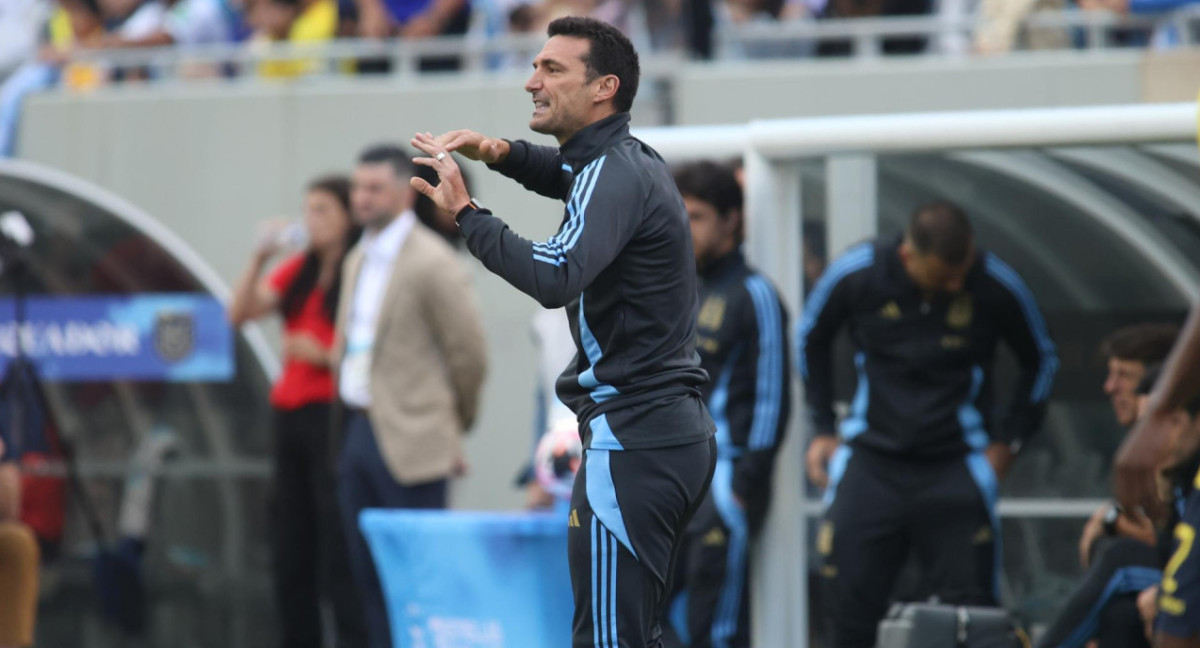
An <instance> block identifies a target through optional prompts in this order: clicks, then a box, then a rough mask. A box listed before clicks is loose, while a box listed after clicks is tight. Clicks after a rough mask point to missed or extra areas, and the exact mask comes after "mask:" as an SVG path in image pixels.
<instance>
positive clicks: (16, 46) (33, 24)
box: [0, 0, 50, 79]
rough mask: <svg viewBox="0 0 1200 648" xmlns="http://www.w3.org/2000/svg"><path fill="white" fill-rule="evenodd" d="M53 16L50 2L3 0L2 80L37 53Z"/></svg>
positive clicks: (0, 30) (0, 1)
mask: <svg viewBox="0 0 1200 648" xmlns="http://www.w3.org/2000/svg"><path fill="white" fill-rule="evenodd" d="M49 15H50V3H49V2H46V0H0V79H3V78H4V77H5V76H7V75H8V74H9V73H10V72H12V71H13V70H14V69H16V67H17V66H19V65H20V64H21V63H24V62H25V61H27V60H29V59H30V58H33V56H34V54H36V53H37V46H38V37H39V35H40V34H41V31H42V26H43V25H44V24H45V23H46V19H47V18H48V17H49Z"/></svg>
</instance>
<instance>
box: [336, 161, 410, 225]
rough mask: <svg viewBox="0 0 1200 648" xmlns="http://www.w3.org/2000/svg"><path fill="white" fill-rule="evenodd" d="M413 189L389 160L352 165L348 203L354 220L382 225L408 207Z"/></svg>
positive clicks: (360, 223) (365, 223)
mask: <svg viewBox="0 0 1200 648" xmlns="http://www.w3.org/2000/svg"><path fill="white" fill-rule="evenodd" d="M411 191H412V190H411V189H410V188H409V186H408V185H407V184H405V183H404V182H401V180H400V178H398V177H397V176H396V171H395V169H394V168H392V165H391V164H388V163H386V162H381V163H379V164H360V165H358V167H356V168H355V169H354V184H353V187H352V189H351V191H350V205H351V207H352V208H353V209H354V221H355V222H356V223H358V224H359V225H361V226H363V227H365V228H368V229H375V230H378V229H382V228H383V227H386V226H387V224H388V223H390V222H391V221H392V219H393V218H395V217H396V216H398V215H399V214H400V213H401V212H403V211H404V210H406V209H408V208H409V207H410V206H411V203H412V196H411V194H410V192H411Z"/></svg>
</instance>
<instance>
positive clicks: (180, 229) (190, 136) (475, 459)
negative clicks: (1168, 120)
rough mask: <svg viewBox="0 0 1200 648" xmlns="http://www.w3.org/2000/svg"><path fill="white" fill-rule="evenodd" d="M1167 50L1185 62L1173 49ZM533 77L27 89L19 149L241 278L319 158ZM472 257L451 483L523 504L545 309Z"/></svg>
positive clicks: (497, 194) (492, 200) (1079, 74)
mask: <svg viewBox="0 0 1200 648" xmlns="http://www.w3.org/2000/svg"><path fill="white" fill-rule="evenodd" d="M1145 58H1146V57H1144V56H1143V55H1141V54H1138V53H1134V52H1118V53H1104V54H1086V53H1066V54H1031V55H1019V56H1013V57H1009V58H1004V59H995V60H984V61H972V62H969V63H968V62H967V61H954V60H945V61H937V60H932V59H931V60H921V59H916V60H908V61H888V62H884V63H876V64H862V63H852V62H847V63H837V62H828V63H799V64H798V63H786V64H783V63H781V64H754V65H733V64H729V65H719V66H699V65H696V66H686V67H684V68H682V69H681V70H680V71H679V72H678V75H677V77H676V80H675V83H674V86H673V94H672V95H671V96H672V110H673V112H674V115H675V118H676V122H677V123H681V124H701V123H729V122H739V121H744V120H748V119H753V118H773V117H788V116H805V115H827V114H853V113H887V112H905V111H923V110H949V109H980V108H1003V107H1019V106H1030V107H1032V106H1061V105H1080V104H1103V103H1130V102H1136V101H1139V100H1141V99H1142V98H1143V93H1144V92H1148V91H1146V88H1148V87H1153V88H1157V87H1161V86H1163V85H1164V83H1163V82H1156V83H1151V82H1148V81H1147V79H1146V78H1147V77H1148V76H1150V73H1147V72H1146V71H1145V69H1144V68H1145V67H1146V61H1145ZM1172 65H1174V66H1175V68H1173V69H1186V66H1182V67H1181V66H1180V65H1179V63H1178V62H1177V61H1175V62H1173V63H1172ZM1159 76H1161V74H1160V75H1159ZM1155 78H1156V79H1157V78H1158V77H1157V76H1156V77H1155ZM522 82H523V77H522V76H521V75H519V74H518V75H514V76H507V77H504V78H497V79H486V80H484V79H479V78H459V79H442V80H432V81H421V82H399V81H397V80H391V79H376V80H361V79H325V80H312V81H311V82H300V83H295V84H279V85H261V84H238V83H215V84H203V85H183V86H181V85H176V86H168V85H160V86H151V87H144V88H121V89H115V90H108V91H101V92H98V93H95V94H91V95H86V96H73V95H68V94H47V95H42V96H38V97H34V98H33V99H32V100H31V101H29V102H28V104H27V111H26V113H25V118H24V122H23V126H22V132H21V138H20V151H21V156H22V157H24V158H26V159H28V160H31V161H34V162H40V163H44V164H48V165H50V166H53V167H56V168H59V169H62V170H64V171H67V172H69V173H73V174H76V175H78V176H81V177H83V178H85V179H88V180H91V181H93V182H95V183H97V184H99V185H101V186H103V187H105V188H107V189H109V190H112V191H114V192H116V193H118V194H120V195H122V196H123V197H125V198H127V199H129V200H131V201H132V202H133V203H135V204H137V205H139V206H141V207H142V208H144V209H146V211H148V212H149V213H150V214H151V215H153V216H155V217H156V218H158V219H160V220H161V221H162V222H163V223H164V224H165V225H166V226H167V227H169V228H171V229H172V230H174V231H175V232H176V233H178V234H179V235H180V236H181V237H182V238H183V239H184V240H186V241H187V242H188V243H189V244H191V245H192V247H193V248H195V249H196V250H197V251H198V252H199V253H200V255H201V256H202V257H203V258H205V259H206V260H208V262H209V263H210V264H211V265H212V266H213V267H214V268H215V269H216V270H217V272H218V273H219V274H220V275H221V276H222V277H223V278H224V279H225V280H226V281H228V282H230V283H232V282H233V281H234V280H235V278H236V276H237V275H238V273H239V272H240V270H241V268H242V265H243V263H244V262H245V260H246V259H247V257H248V255H249V253H250V249H251V245H252V241H253V231H254V223H255V222H256V221H258V220H260V219H265V218H270V217H275V216H279V215H295V214H298V212H299V208H300V198H301V190H302V188H303V186H304V183H305V182H306V181H307V180H308V179H309V178H311V177H313V176H314V175H316V174H319V173H324V172H328V171H336V170H341V171H348V170H349V169H350V168H351V165H352V162H353V159H354V155H355V154H356V152H357V151H359V150H360V149H361V148H362V147H363V146H364V145H366V144H367V143H370V142H373V141H377V140H393V141H400V142H407V140H408V138H409V137H410V136H411V134H412V132H413V131H415V130H417V129H420V130H429V131H434V132H437V131H442V130H447V129H451V128H473V129H476V130H480V131H482V132H486V133H489V134H495V135H501V136H506V137H528V136H529V135H530V133H529V132H528V131H527V129H526V127H525V124H526V121H527V118H528V114H529V109H530V104H529V99H528V96H527V95H526V94H525V93H524V91H523V90H522ZM1193 92H1194V90H1193ZM1160 94H1161V93H1160ZM1156 98H1157V97H1156ZM645 103H647V104H649V103H650V102H649V101H647V102H645ZM643 107H645V106H643ZM636 112H641V115H637V114H635V117H637V118H638V119H639V120H640V121H642V122H643V123H645V122H646V121H647V120H648V119H647V117H646V115H648V114H649V115H652V116H653V115H655V114H657V113H655V112H654V111H652V110H650V109H646V110H635V113H636ZM652 119H653V117H651V118H650V120H652ZM539 141H545V140H544V139H539ZM546 143H549V142H546ZM469 170H470V171H471V172H472V173H473V176H472V178H473V180H474V183H475V194H476V195H477V196H478V197H479V198H480V199H482V200H483V201H484V202H485V203H486V204H487V205H489V206H490V207H492V208H494V209H495V211H496V212H497V213H498V214H499V215H501V216H502V217H504V218H505V219H506V220H508V221H509V223H510V224H512V225H513V227H514V228H515V229H516V230H517V231H519V232H522V233H525V234H527V235H530V236H533V237H543V236H547V235H549V234H550V233H551V232H552V231H553V229H554V228H555V227H556V226H557V224H558V219H559V213H560V211H559V210H560V208H561V207H560V206H559V205H556V204H555V203H553V202H551V201H548V200H545V199H541V198H538V197H536V196H532V195H530V194H527V193H525V192H524V191H523V190H521V189H520V188H519V187H517V186H516V185H514V184H513V183H511V182H509V181H508V180H506V179H504V178H501V177H499V176H497V175H496V174H492V173H490V172H488V171H486V169H483V168H482V167H479V166H478V165H473V166H472V167H469ZM466 262H468V263H470V264H471V266H472V267H473V269H474V270H475V276H476V281H477V283H476V286H477V288H478V291H479V295H480V299H481V303H482V305H483V309H484V313H485V317H486V318H487V327H488V336H489V342H490V344H491V367H492V369H491V374H490V376H489V379H488V383H487V388H486V393H485V396H484V404H483V409H482V418H481V422H480V424H479V425H478V429H476V430H475V431H474V433H473V434H472V436H471V438H470V441H469V442H468V444H467V452H468V460H469V461H470V463H471V464H472V473H471V475H470V476H469V477H467V478H466V479H464V480H463V481H462V482H461V483H460V484H459V485H458V486H457V488H456V492H455V501H456V504H457V505H458V506H460V507H465V508H505V507H512V506H517V505H519V502H520V495H519V494H518V493H517V492H516V491H514V490H513V489H511V488H509V482H510V480H511V477H512V475H513V473H514V472H515V470H516V468H517V466H518V465H519V464H520V463H521V462H522V461H523V460H524V457H525V454H526V452H527V450H528V443H529V436H530V432H529V430H530V424H529V421H530V417H531V413H532V407H533V373H534V362H533V347H532V344H531V342H530V336H529V326H528V325H529V320H530V317H531V316H532V314H533V313H534V310H535V308H536V306H535V305H534V303H533V302H532V301H531V300H529V299H527V298H525V297H523V296H522V295H520V294H519V293H517V292H516V291H515V290H513V289H511V288H509V287H508V286H507V285H506V284H504V283H503V282H502V281H500V280H498V279H496V278H495V277H494V276H492V275H490V274H489V273H487V272H486V271H484V270H483V269H482V268H481V267H480V266H478V264H477V263H475V262H474V261H473V260H471V259H469V258H468V259H466Z"/></svg>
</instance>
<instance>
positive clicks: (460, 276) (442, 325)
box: [424, 253, 487, 431]
mask: <svg viewBox="0 0 1200 648" xmlns="http://www.w3.org/2000/svg"><path fill="white" fill-rule="evenodd" d="M448 255H451V256H452V253H448ZM424 285H425V291H424V306H425V310H426V313H427V314H428V317H429V319H430V326H431V328H432V329H433V333H434V336H435V339H436V341H437V344H438V347H439V348H440V349H441V352H442V357H443V358H444V359H445V361H446V366H447V367H448V368H449V370H450V381H451V383H452V384H453V386H454V393H455V397H456V399H457V406H458V414H459V419H460V420H461V421H462V426H463V430H464V431H466V430H468V429H470V427H471V426H472V425H473V424H474V423H475V414H476V413H477V412H478V410H479V394H480V391H481V390H482V388H483V379H484V376H485V375H486V373H487V343H486V342H485V339H484V335H483V320H482V317H481V316H480V314H479V307H478V306H477V305H476V303H475V290H474V288H473V287H472V286H471V277H470V275H468V274H467V270H466V268H464V267H463V265H462V264H461V263H459V262H458V260H457V259H454V258H451V259H450V262H449V263H446V264H445V265H444V266H442V267H439V268H437V269H436V270H435V271H434V272H431V273H429V277H428V280H427V281H426V282H425V284H424Z"/></svg>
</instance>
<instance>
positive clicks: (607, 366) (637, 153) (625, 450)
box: [413, 18, 716, 648]
mask: <svg viewBox="0 0 1200 648" xmlns="http://www.w3.org/2000/svg"><path fill="white" fill-rule="evenodd" d="M548 31H549V35H550V39H549V40H548V41H547V42H546V45H545V46H544V47H543V48H542V51H541V52H540V53H539V54H538V55H537V57H536V58H535V59H534V61H533V68H534V71H533V74H532V76H531V77H530V79H529V81H528V82H527V83H526V84H525V89H526V90H527V91H529V93H530V94H531V95H532V99H533V105H534V111H533V119H532V120H531V121H530V127H531V128H532V129H533V130H535V131H537V132H540V133H546V134H550V135H554V136H555V137H556V138H557V139H558V141H559V144H560V147H559V148H557V149H556V148H553V147H546V146H535V145H532V144H530V143H528V142H524V141H515V142H509V141H506V140H501V139H493V138H488V137H484V136H483V135H480V134H478V133H474V132H471V131H454V132H451V133H446V134H445V135H442V136H439V137H436V138H435V137H433V136H431V135H429V134H428V133H424V134H418V135H417V136H416V137H415V138H414V139H413V145H414V146H416V147H417V148H418V149H420V150H422V151H423V152H425V153H426V154H427V155H429V157H426V158H417V160H416V162H417V163H419V164H424V165H426V166H431V167H433V168H434V169H435V170H436V171H437V172H438V176H439V183H438V185H437V187H431V186H430V185H429V184H428V183H426V182H423V181H418V180H414V186H416V188H417V189H418V190H419V191H421V192H422V193H425V194H426V195H428V196H430V197H431V198H432V199H433V200H434V202H435V203H437V204H438V205H439V206H440V207H441V208H443V209H447V210H451V211H453V212H454V213H456V214H457V221H458V224H459V228H460V229H461V231H462V234H463V236H464V237H466V243H467V249H468V250H470V251H471V253H472V254H474V255H475V256H476V257H478V258H479V259H480V260H481V261H482V262H483V264H484V266H486V267H487V268H488V269H489V270H491V271H492V272H494V273H496V274H498V275H500V276H501V277H503V278H504V279H505V280H507V281H508V282H509V283H511V284H512V285H513V286H515V287H516V288H518V289H519V290H521V291H522V292H524V293H526V294H528V295H530V296H532V297H534V298H535V299H537V300H538V302H540V303H541V304H542V305H543V306H545V307H547V308H559V307H562V306H566V307H567V314H568V317H569V319H570V327H571V335H572V337H573V338H574V340H575V346H576V350H577V352H576V356H575V361H574V362H573V363H572V364H571V365H569V366H568V367H567V369H566V370H565V371H564V372H563V374H562V375H561V376H560V377H559V379H558V383H557V385H556V391H557V392H558V396H559V398H560V399H561V400H562V401H563V402H564V403H566V404H567V406H568V407H570V408H571V409H572V410H573V411H574V412H575V414H576V416H577V417H578V419H579V426H580V432H581V436H582V439H583V445H584V449H585V450H584V452H585V454H584V462H583V465H582V466H581V467H580V469H579V472H578V474H577V476H576V478H575V489H574V492H573V494H572V497H571V510H570V513H569V515H568V533H567V545H568V559H569V561H570V565H571V580H572V585H573V588H574V594H575V597H574V598H575V618H574V624H573V625H574V645H575V647H576V648H582V647H584V646H604V647H612V648H615V647H617V646H622V647H626V646H637V647H639V648H640V647H642V646H655V645H657V644H658V642H659V636H660V633H661V629H660V628H659V625H658V620H659V619H660V617H661V615H662V611H663V610H662V609H663V603H664V601H665V598H666V592H667V589H668V580H669V577H670V573H671V565H672V563H673V562H674V560H675V554H676V551H677V549H678V546H679V544H680V539H681V538H682V536H683V532H684V530H685V529H686V527H687V524H688V522H689V520H690V519H691V517H692V515H693V514H694V513H695V509H696V507H698V506H699V504H700V501H701V500H702V499H703V497H704V494H705V492H706V491H707V490H708V486H709V482H710V480H711V479H712V471H713V466H714V463H715V461H716V449H715V442H714V441H713V433H714V431H715V427H714V425H713V421H712V418H711V417H710V416H709V413H708V410H707V408H706V407H705V405H704V401H703V400H702V399H701V392H700V390H701V388H702V387H703V386H704V384H705V383H706V382H707V380H708V376H707V374H705V372H704V370H703V369H701V368H700V361H699V358H698V356H697V354H696V311H697V293H696V266H695V262H694V260H693V256H692V240H691V236H690V233H689V230H688V220H687V212H686V210H685V209H684V206H683V200H682V199H681V198H680V196H679V192H678V190H676V188H675V183H674V182H673V181H672V178H671V174H670V172H669V170H668V169H667V166H666V164H665V163H664V162H663V160H662V158H660V157H659V155H658V153H656V152H655V151H654V150H653V149H651V148H650V147H648V146H646V145H645V144H643V143H642V142H640V141H638V140H636V139H634V138H633V137H632V136H631V135H630V134H629V113H628V110H629V108H630V105H631V104H632V101H633V96H634V94H635V93H636V90H637V81H638V62H637V53H636V52H635V51H634V49H633V46H632V45H631V44H630V42H629V40H628V39H627V38H625V36H624V35H622V34H621V33H620V32H619V31H618V30H616V29H615V28H613V27H612V26H611V25H607V24H605V23H602V22H599V21H596V20H591V19H586V18H563V19H559V20H556V21H554V22H552V23H551V24H550V27H549V30H548ZM450 151H458V152H459V153H461V154H462V155H464V156H466V157H468V158H471V159H476V160H482V161H484V162H487V163H488V164H489V165H490V166H491V168H492V169H494V170H496V171H499V172H500V173H502V174H504V175H507V176H509V177H511V178H513V179H515V180H517V181H518V182H520V183H521V184H523V185H524V186H525V187H526V188H528V189H530V190H531V191H535V192H537V193H540V194H542V195H544V196H548V197H552V198H556V199H560V200H564V201H565V202H566V211H565V214H564V216H563V221H562V224H561V226H560V227H559V230H558V233H557V234H556V235H555V236H554V237H552V238H551V239H550V240H549V241H547V242H545V243H533V242H531V241H529V240H526V239H523V238H521V237H520V236H518V235H516V234H515V233H513V232H512V230H510V229H509V228H508V226H507V225H505V224H504V222H503V221H501V220H500V219H498V218H496V217H495V216H493V215H492V214H491V212H489V211H488V210H486V209H483V208H482V207H480V206H479V204H478V203H477V202H476V201H474V200H472V199H471V197H470V196H469V194H468V193H467V190H466V187H465V186H463V183H462V177H461V174H460V172H459V170H458V166H457V164H456V163H455V162H454V159H453V158H452V157H451V156H450V155H449V154H448V153H449V152H450Z"/></svg>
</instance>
